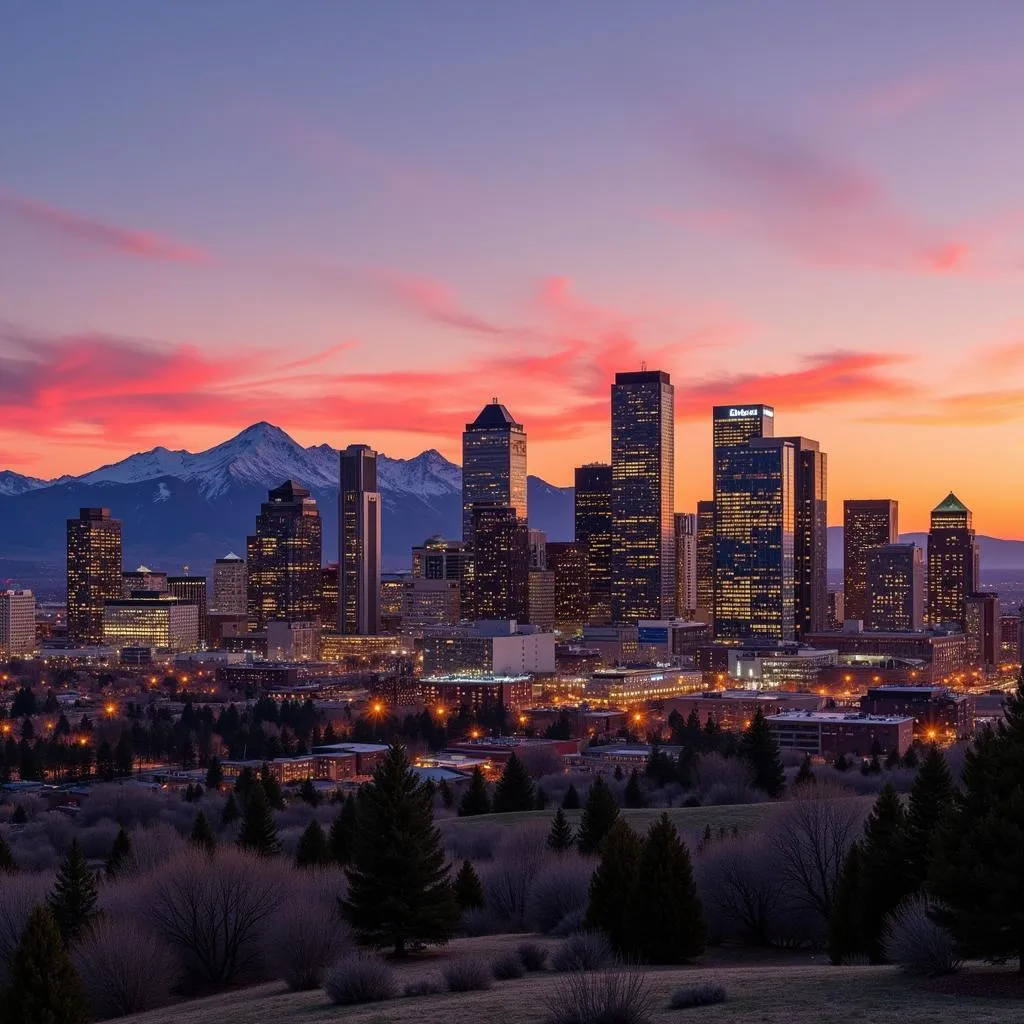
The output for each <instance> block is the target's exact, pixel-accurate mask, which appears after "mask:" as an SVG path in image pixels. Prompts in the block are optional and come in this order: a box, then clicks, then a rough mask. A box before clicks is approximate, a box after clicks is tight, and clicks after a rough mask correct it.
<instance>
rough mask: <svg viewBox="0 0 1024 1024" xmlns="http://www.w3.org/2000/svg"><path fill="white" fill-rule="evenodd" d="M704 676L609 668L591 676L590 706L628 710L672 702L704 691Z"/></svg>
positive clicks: (681, 671) (669, 670)
mask: <svg viewBox="0 0 1024 1024" xmlns="http://www.w3.org/2000/svg"><path fill="white" fill-rule="evenodd" d="M702 682H703V680H702V676H701V674H700V673H699V672H690V671H686V670H684V669H679V668H661V667H657V668H608V669H599V670H598V671H597V672H594V673H593V675H591V677H590V679H589V680H588V681H587V685H586V700H587V703H588V704H598V705H601V706H602V707H618V708H628V707H633V706H634V705H637V704H646V703H647V702H648V701H664V700H670V699H671V698H672V697H678V696H680V695H681V694H684V693H693V692H695V691H697V690H699V689H700V688H701V685H702Z"/></svg>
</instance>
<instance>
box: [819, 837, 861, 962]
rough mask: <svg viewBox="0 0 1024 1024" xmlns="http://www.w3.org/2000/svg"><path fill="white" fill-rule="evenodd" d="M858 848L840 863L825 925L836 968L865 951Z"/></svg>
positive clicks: (859, 853)
mask: <svg viewBox="0 0 1024 1024" xmlns="http://www.w3.org/2000/svg"><path fill="white" fill-rule="evenodd" d="M861 860H862V854H861V847H860V843H859V842H856V843H854V844H853V845H852V846H851V847H850V850H849V852H848V853H847V855H846V859H845V860H844V861H843V866H842V868H841V869H840V872H839V879H838V881H837V882H836V889H835V895H834V896H833V898H832V912H831V913H830V914H829V918H828V922H827V936H826V948H827V950H828V956H829V959H830V960H831V961H832V963H834V964H836V965H839V964H841V963H842V962H843V961H844V960H845V959H846V958H847V957H849V956H852V955H854V954H855V953H859V952H861V951H862V950H863V949H864V945H865V943H864V940H863V937H862V936H863V929H862V927H861V920H860V887H861V880H860V869H861Z"/></svg>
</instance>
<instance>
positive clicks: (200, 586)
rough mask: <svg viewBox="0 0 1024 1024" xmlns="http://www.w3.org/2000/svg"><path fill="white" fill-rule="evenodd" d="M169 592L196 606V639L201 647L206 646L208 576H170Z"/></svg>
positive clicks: (168, 578)
mask: <svg viewBox="0 0 1024 1024" xmlns="http://www.w3.org/2000/svg"><path fill="white" fill-rule="evenodd" d="M167 592H168V593H169V594H170V595H171V596H172V597H176V598H177V599H178V600H179V601H180V602H181V603H182V604H194V605H195V606H196V639H197V641H198V643H199V645H200V646H201V647H205V646H206V641H207V635H206V612H207V608H206V604H207V601H206V577H205V576H168V577H167Z"/></svg>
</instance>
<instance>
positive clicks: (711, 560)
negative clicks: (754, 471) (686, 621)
mask: <svg viewBox="0 0 1024 1024" xmlns="http://www.w3.org/2000/svg"><path fill="white" fill-rule="evenodd" d="M714 609H715V503H714V502H713V501H698V502H697V617H698V618H700V619H701V620H702V621H704V622H710V621H711V619H712V618H713V614H714Z"/></svg>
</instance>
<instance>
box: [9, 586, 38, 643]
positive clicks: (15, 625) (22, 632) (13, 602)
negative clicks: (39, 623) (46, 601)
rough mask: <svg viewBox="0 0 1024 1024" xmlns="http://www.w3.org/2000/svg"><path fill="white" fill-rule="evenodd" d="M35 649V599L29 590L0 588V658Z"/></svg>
mask: <svg viewBox="0 0 1024 1024" xmlns="http://www.w3.org/2000/svg"><path fill="white" fill-rule="evenodd" d="M35 649H36V599H35V595H34V594H33V593H32V591H31V590H0V658H15V657H19V656H21V655H23V654H31V653H32V652H33V651H34V650H35Z"/></svg>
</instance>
